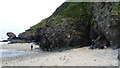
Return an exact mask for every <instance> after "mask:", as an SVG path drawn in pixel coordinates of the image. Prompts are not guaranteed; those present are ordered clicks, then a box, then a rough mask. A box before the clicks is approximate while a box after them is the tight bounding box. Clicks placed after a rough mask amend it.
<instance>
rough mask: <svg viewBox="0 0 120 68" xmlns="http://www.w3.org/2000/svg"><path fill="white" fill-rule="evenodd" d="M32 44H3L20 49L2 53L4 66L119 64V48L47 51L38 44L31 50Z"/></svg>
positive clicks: (10, 48) (7, 48) (6, 48)
mask: <svg viewBox="0 0 120 68" xmlns="http://www.w3.org/2000/svg"><path fill="white" fill-rule="evenodd" d="M31 44H32V43H17V44H6V45H1V46H2V50H15V51H16V50H17V51H18V52H13V53H10V54H12V55H10V56H5V55H6V54H4V53H2V56H5V57H3V58H0V59H2V66H118V59H117V55H118V50H112V49H109V48H108V49H103V50H99V49H94V50H89V49H88V47H83V48H77V49H71V50H66V51H62V52H45V51H41V50H40V49H38V46H37V45H33V46H34V50H33V51H31V50H30V45H31ZM0 50H1V49H0ZM16 53H18V54H17V55H16ZM8 55H9V54H8Z"/></svg>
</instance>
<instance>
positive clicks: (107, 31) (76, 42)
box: [19, 2, 120, 51]
mask: <svg viewBox="0 0 120 68" xmlns="http://www.w3.org/2000/svg"><path fill="white" fill-rule="evenodd" d="M119 6H120V3H108V2H106V3H104V2H99V3H88V2H86V3H84V2H75V3H71V2H65V3H63V4H62V5H61V6H60V7H59V8H58V9H57V10H56V11H55V12H54V13H53V15H51V16H50V17H48V18H46V19H44V20H42V21H41V22H39V23H38V24H36V25H34V26H32V27H31V28H30V29H29V30H27V31H25V32H23V33H21V34H20V35H19V38H24V39H28V40H31V39H32V40H35V42H36V43H37V44H38V45H39V46H40V48H41V49H42V50H47V51H49V50H55V49H61V48H69V47H83V46H86V45H90V42H91V39H95V40H97V41H96V42H95V47H96V48H97V47H99V46H100V45H107V46H110V47H112V48H119V47H120V42H119V40H120V38H119V36H120V20H119V18H120V16H119V13H118V12H120V11H119V8H120V7H119ZM31 29H32V30H31Z"/></svg>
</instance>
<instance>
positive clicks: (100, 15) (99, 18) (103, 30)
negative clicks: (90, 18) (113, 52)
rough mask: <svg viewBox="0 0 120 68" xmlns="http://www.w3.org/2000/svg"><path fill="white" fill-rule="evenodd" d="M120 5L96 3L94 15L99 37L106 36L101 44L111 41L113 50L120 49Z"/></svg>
mask: <svg viewBox="0 0 120 68" xmlns="http://www.w3.org/2000/svg"><path fill="white" fill-rule="evenodd" d="M119 6H120V3H108V2H107V3H104V2H101V3H94V4H93V15H94V18H95V20H94V21H95V24H96V27H95V28H94V29H95V30H96V32H97V33H98V35H99V36H102V37H103V36H104V39H103V40H102V41H101V43H104V42H105V40H107V41H109V43H110V46H111V47H112V48H119V47H120V42H119V41H120V38H119V37H120V14H119V12H120V7H119Z"/></svg>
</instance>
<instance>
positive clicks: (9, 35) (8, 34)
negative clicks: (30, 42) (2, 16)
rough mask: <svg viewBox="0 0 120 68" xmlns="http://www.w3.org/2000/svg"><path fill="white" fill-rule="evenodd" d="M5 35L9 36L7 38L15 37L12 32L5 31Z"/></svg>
mask: <svg viewBox="0 0 120 68" xmlns="http://www.w3.org/2000/svg"><path fill="white" fill-rule="evenodd" d="M6 35H7V36H8V37H9V38H8V40H12V39H14V38H16V35H15V34H14V33H12V32H7V34H6Z"/></svg>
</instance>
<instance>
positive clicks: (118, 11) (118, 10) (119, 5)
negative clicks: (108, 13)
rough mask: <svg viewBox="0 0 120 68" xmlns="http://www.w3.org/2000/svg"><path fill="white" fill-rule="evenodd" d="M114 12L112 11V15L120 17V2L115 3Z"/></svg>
mask: <svg viewBox="0 0 120 68" xmlns="http://www.w3.org/2000/svg"><path fill="white" fill-rule="evenodd" d="M112 7H113V9H114V11H112V15H119V16H120V2H118V3H115V4H114V5H113V6H112Z"/></svg>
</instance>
